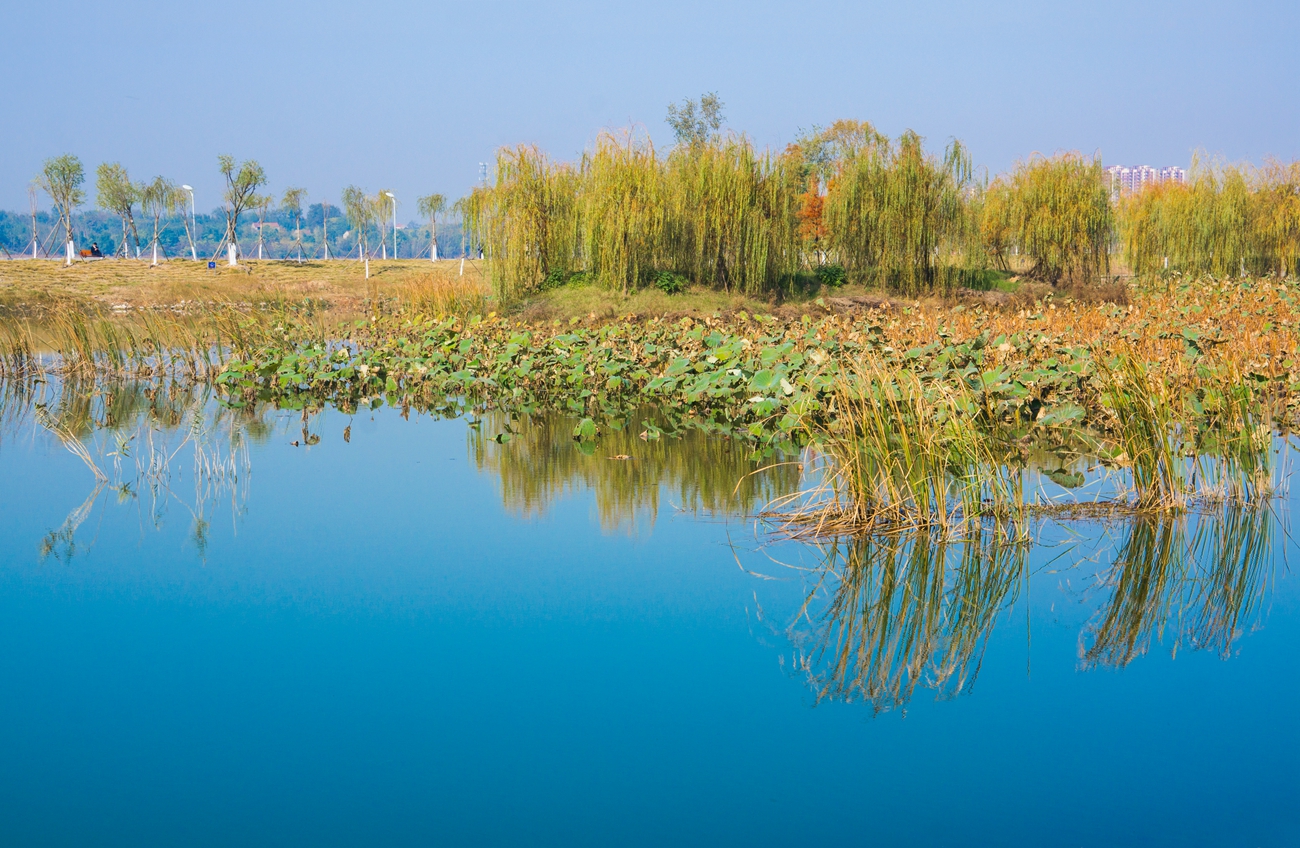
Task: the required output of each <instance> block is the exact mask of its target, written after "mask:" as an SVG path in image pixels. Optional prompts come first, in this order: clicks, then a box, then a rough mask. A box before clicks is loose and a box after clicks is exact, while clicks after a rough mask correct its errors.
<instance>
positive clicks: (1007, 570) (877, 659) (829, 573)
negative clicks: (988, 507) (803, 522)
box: [790, 526, 1027, 710]
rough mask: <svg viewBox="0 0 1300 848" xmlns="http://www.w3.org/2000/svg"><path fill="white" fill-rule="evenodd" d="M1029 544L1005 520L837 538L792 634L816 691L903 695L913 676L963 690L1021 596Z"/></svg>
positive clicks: (875, 701) (894, 698)
mask: <svg viewBox="0 0 1300 848" xmlns="http://www.w3.org/2000/svg"><path fill="white" fill-rule="evenodd" d="M1026 553H1027V547H1026V546H1025V545H1024V544H1021V543H1016V542H1012V541H1009V540H1008V536H1007V534H1006V533H1005V532H1004V529H1003V528H999V527H992V528H990V527H987V526H981V527H978V528H976V532H975V533H974V534H973V535H969V536H965V537H961V538H955V537H953V536H952V535H949V534H944V533H941V532H939V531H936V530H918V531H914V532H911V533H899V534H886V535H875V536H862V537H853V538H846V539H838V540H834V541H831V542H828V543H826V544H824V545H823V546H822V554H823V563H822V566H821V568H820V569H819V570H818V579H817V581H816V582H815V584H814V586H813V588H812V591H811V592H810V593H809V594H808V596H807V598H806V599H805V602H804V605H803V607H802V608H801V609H800V611H799V615H798V616H797V617H796V619H795V623H794V625H792V627H791V629H790V636H791V638H792V639H793V640H794V642H795V644H796V646H797V647H798V649H799V654H798V656H797V659H796V663H797V665H798V667H799V668H800V670H802V671H803V672H805V673H806V674H807V675H808V678H809V681H810V683H811V685H812V686H813V688H814V690H815V691H816V692H817V697H818V699H819V700H820V699H825V698H829V699H836V700H845V701H866V702H868V703H870V704H871V705H872V707H873V708H874V709H876V710H885V709H890V708H892V707H896V706H900V705H902V704H905V703H906V702H907V701H908V700H909V699H910V698H911V697H912V695H913V692H914V690H915V689H916V687H917V685H918V684H919V685H923V686H926V687H930V688H933V689H935V690H937V691H938V692H939V693H940V695H941V696H953V695H957V694H960V693H961V692H963V691H966V690H968V689H969V688H970V686H971V685H972V684H973V683H974V681H975V677H976V675H977V674H978V672H979V665H980V659H981V657H982V656H983V652H984V645H985V643H986V641H987V639H988V635H989V633H990V632H991V631H992V629H993V625H994V623H995V621H996V619H997V616H998V613H999V612H1000V611H1001V610H1003V609H1005V608H1006V607H1007V606H1008V605H1009V604H1011V603H1012V602H1013V601H1014V600H1015V597H1016V594H1017V592H1016V587H1017V586H1018V581H1019V579H1020V578H1022V577H1023V576H1024V573H1025V561H1026Z"/></svg>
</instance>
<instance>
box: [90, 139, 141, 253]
mask: <svg viewBox="0 0 1300 848" xmlns="http://www.w3.org/2000/svg"><path fill="white" fill-rule="evenodd" d="M142 190H143V186H140V185H137V184H136V183H133V182H131V176H130V175H129V174H128V173H127V171H126V168H124V167H122V165H121V164H120V163H118V162H104V163H103V164H101V165H100V166H99V167H98V168H96V169H95V205H97V206H98V207H99V208H100V209H103V210H104V211H105V212H112V213H113V214H114V215H116V216H117V217H118V218H119V219H120V220H121V222H122V258H124V259H125V258H127V257H129V256H130V252H129V245H130V243H131V239H132V237H134V239H135V255H136V258H137V259H138V258H139V257H140V234H139V232H138V231H137V229H136V225H135V205H136V204H137V203H139V202H140V195H141V191H142Z"/></svg>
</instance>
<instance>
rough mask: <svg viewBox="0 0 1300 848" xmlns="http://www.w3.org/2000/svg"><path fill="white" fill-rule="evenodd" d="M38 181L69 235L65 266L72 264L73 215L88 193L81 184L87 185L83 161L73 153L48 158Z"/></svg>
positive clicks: (66, 234) (38, 175) (65, 232)
mask: <svg viewBox="0 0 1300 848" xmlns="http://www.w3.org/2000/svg"><path fill="white" fill-rule="evenodd" d="M36 182H37V183H38V184H39V185H40V187H41V188H42V189H44V191H45V193H46V194H48V195H49V196H50V200H51V201H52V202H53V203H54V208H55V209H56V210H57V211H58V213H59V223H60V224H62V225H63V232H64V235H65V236H66V242H65V252H64V257H65V264H67V265H71V264H72V257H73V255H74V254H75V252H76V251H75V250H74V247H73V243H72V213H73V212H74V211H75V210H76V208H77V207H78V206H80V205H81V204H83V203H85V202H86V191H85V189H83V188H82V185H84V184H85V182H86V169H85V168H83V167H82V166H81V160H80V159H78V158H77V157H76V156H73V155H72V154H71V153H65V154H63V155H62V156H56V157H54V158H53V159H46V160H45V166H44V167H43V168H42V169H41V172H40V173H39V174H37V176H36Z"/></svg>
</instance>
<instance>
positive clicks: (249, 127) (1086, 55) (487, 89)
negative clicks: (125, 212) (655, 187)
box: [0, 0, 1300, 220]
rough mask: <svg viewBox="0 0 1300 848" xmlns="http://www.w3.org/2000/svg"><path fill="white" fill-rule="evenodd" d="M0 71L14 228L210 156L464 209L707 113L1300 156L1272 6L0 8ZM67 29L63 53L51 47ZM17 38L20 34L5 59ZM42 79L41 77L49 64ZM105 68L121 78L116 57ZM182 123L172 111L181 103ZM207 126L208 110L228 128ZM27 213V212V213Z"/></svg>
mask: <svg viewBox="0 0 1300 848" xmlns="http://www.w3.org/2000/svg"><path fill="white" fill-rule="evenodd" d="M9 17H10V28H9V31H10V40H9V43H8V44H7V45H6V50H5V52H4V53H3V55H2V56H0V68H2V69H3V70H4V71H5V72H6V73H7V75H8V77H9V78H10V79H14V80H17V81H18V85H16V86H14V87H13V91H14V96H13V99H12V106H11V109H10V114H9V119H8V120H7V121H6V132H5V133H4V137H3V147H2V148H0V149H2V151H3V153H4V157H3V163H4V164H3V167H0V208H5V209H12V210H21V209H25V208H26V206H27V186H28V184H29V183H30V181H31V179H32V177H33V176H35V174H36V173H37V171H38V170H39V168H40V166H41V163H42V161H43V160H44V159H45V158H47V157H49V156H54V155H58V154H61V153H75V154H76V155H78V156H79V157H81V159H82V161H83V163H84V164H85V165H86V168H87V172H88V173H87V178H88V180H87V182H88V186H87V188H88V194H89V199H90V202H91V203H93V200H94V186H93V183H94V174H93V172H94V168H95V166H96V165H98V164H99V163H100V162H104V161H120V162H122V163H123V164H124V165H126V166H127V168H128V169H129V170H130V172H131V175H132V176H133V177H134V178H135V179H147V178H152V177H153V176H154V175H157V174H161V175H164V176H166V177H169V178H170V179H173V180H175V181H176V182H178V183H189V184H190V185H192V186H194V187H195V190H196V195H197V197H196V200H197V204H198V206H199V208H201V209H212V208H213V207H215V206H216V205H217V204H218V203H219V201H220V196H219V195H220V188H221V186H220V175H219V174H218V172H217V167H216V157H217V155H218V154H220V153H230V154H232V155H234V156H236V157H238V158H240V159H244V158H255V159H258V160H259V161H260V162H261V163H262V165H263V166H264V167H265V168H266V172H267V174H268V176H269V179H270V186H269V189H270V191H272V192H273V193H277V194H278V192H280V191H282V190H283V189H284V188H285V187H286V186H288V185H297V186H304V187H306V188H307V189H308V191H309V195H310V200H311V202H318V201H320V200H321V199H330V200H333V201H335V202H337V198H338V196H339V193H340V190H341V189H342V187H343V186H344V185H347V184H349V183H355V184H357V185H360V186H362V187H364V188H366V189H368V190H370V191H375V190H377V189H379V188H381V187H383V188H388V189H391V190H393V191H394V192H395V193H396V194H397V196H398V198H399V201H400V202H401V209H400V213H399V214H400V217H401V218H402V219H403V220H406V219H408V218H411V217H414V200H415V197H416V196H417V195H420V194H426V193H429V192H432V191H438V192H442V193H443V194H446V195H447V196H448V197H450V198H455V197H457V196H459V195H461V194H463V193H464V192H465V191H466V190H467V189H468V188H469V186H470V185H472V184H473V183H474V182H475V181H476V179H477V176H478V163H479V162H490V161H491V160H492V158H493V156H494V153H495V151H496V149H497V148H498V147H500V146H501V145H507V144H515V143H520V142H530V143H535V144H538V145H539V146H540V147H542V148H543V149H544V150H546V151H547V152H548V153H550V154H551V155H553V156H555V157H557V158H566V159H567V158H571V157H575V156H576V155H578V154H579V153H580V152H581V150H582V149H583V148H584V147H585V146H586V145H587V144H588V143H589V142H590V141H591V140H592V139H593V138H594V137H595V136H596V134H597V133H598V132H599V131H600V130H601V129H602V128H607V127H625V126H628V125H629V124H636V125H638V126H640V127H643V128H644V129H645V130H646V131H647V132H648V133H649V134H650V136H651V137H652V138H653V139H654V141H655V142H656V144H660V145H665V146H666V145H668V144H670V143H671V132H670V131H669V129H668V127H667V125H666V124H665V123H664V114H665V112H666V109H667V106H668V104H669V103H670V102H675V101H680V100H681V99H683V98H687V97H690V98H695V97H698V96H699V95H700V94H701V93H702V92H705V91H716V92H717V93H718V94H719V96H720V97H721V98H722V100H723V101H724V102H725V104H726V110H725V111H726V118H727V125H728V127H729V128H730V129H733V130H735V131H737V132H742V133H745V134H746V135H748V136H749V137H750V138H751V139H752V140H753V141H754V142H755V144H757V145H758V146H759V147H772V148H780V147H782V146H784V145H785V144H786V143H787V142H789V141H790V140H792V139H793V138H794V137H795V136H796V135H797V134H798V132H799V131H800V129H810V128H811V127H812V126H814V125H826V124H829V123H830V122H832V121H834V120H836V119H838V118H855V119H864V120H869V121H871V122H872V123H874V124H875V125H876V126H877V128H878V129H880V130H881V131H883V132H885V133H887V134H889V135H891V136H897V135H898V134H899V133H901V132H902V131H904V130H906V129H913V130H916V131H917V132H919V133H921V134H922V135H923V136H925V137H926V139H927V143H928V144H929V145H930V146H931V147H932V148H935V149H938V148H941V147H942V145H943V144H944V143H946V142H947V140H948V139H950V138H954V137H955V138H959V139H961V140H962V141H963V142H965V143H966V144H967V145H968V146H969V147H970V149H971V152H972V155H973V157H974V160H975V162H976V164H977V166H982V167H987V168H988V169H989V170H990V171H991V172H994V173H996V172H999V171H1003V170H1006V169H1008V168H1010V167H1011V166H1012V165H1013V164H1014V163H1015V161H1017V160H1018V159H1022V158H1025V157H1026V156H1028V155H1030V154H1032V153H1034V152H1042V153H1048V154H1050V153H1053V152H1056V151H1059V150H1079V151H1081V152H1084V153H1087V154H1093V153H1100V154H1101V155H1102V157H1103V159H1104V160H1105V161H1106V163H1107V164H1126V165H1137V164H1147V165H1153V166H1156V167H1160V166H1164V165H1180V166H1183V167H1186V165H1187V164H1188V162H1189V160H1190V158H1191V154H1192V151H1193V150H1196V149H1203V150H1205V151H1207V152H1208V153H1210V154H1212V155H1220V156H1223V157H1224V158H1226V159H1228V160H1230V161H1239V160H1248V161H1253V162H1256V163H1259V162H1261V161H1263V159H1264V157H1266V156H1269V155H1272V156H1276V157H1278V158H1280V159H1284V160H1290V159H1295V158H1300V111H1298V110H1297V107H1296V105H1295V97H1294V95H1293V94H1292V92H1291V88H1292V87H1293V85H1294V80H1295V79H1297V78H1300V59H1298V58H1297V57H1296V54H1295V51H1294V50H1293V49H1290V46H1291V45H1293V44H1294V42H1295V37H1296V35H1298V34H1300V8H1297V7H1296V6H1294V5H1291V6H1287V5H1283V4H1280V3H1239V4H1232V5H1229V4H1227V3H1221V2H1202V3H1192V4H1175V3H1146V4H1121V3H1116V2H1103V3H1099V4H1096V5H1095V6H1093V7H1092V8H1089V9H1088V10H1087V11H1086V13H1084V12H1080V11H1079V9H1078V8H1077V6H1075V5H1073V4H1065V3H1061V2H1051V3H1028V2H1008V1H1007V0H1002V2H989V3H983V4H978V5H970V4H944V3H935V2H930V3H925V2H921V3H913V4H911V5H910V6H909V7H907V8H906V9H904V8H899V7H896V6H887V5H884V4H877V3H870V4H845V3H831V2H808V3H799V4H794V3H773V2H767V3H763V2H751V3H745V4H740V3H734V2H726V3H713V4H708V5H703V4H686V3H681V2H677V1H676V0H673V2H666V3H663V4H660V5H659V6H657V7H654V8H653V9H647V8H645V7H632V6H630V5H629V6H624V5H614V4H595V3H567V4H549V5H547V6H544V7H543V6H535V5H530V4H520V3H480V4H475V5H473V6H468V5H466V6H452V5H450V4H444V5H439V6H436V7H426V6H424V5H421V4H413V3H406V2H397V3H389V4H376V5H374V6H367V7H364V8H360V9H358V8H357V7H352V6H347V5H344V4H339V3H331V2H325V3H321V4H312V5H308V4H306V3H300V2H295V3H282V4H278V5H276V6H274V7H272V6H268V5H264V4H256V3H249V2H245V0H237V2H232V3H230V4H227V5H225V6H222V7H209V8H203V9H200V8H190V7H180V6H172V5H164V4H162V3H158V2H152V0H124V2H122V3H119V4H115V5H114V6H113V7H111V8H110V7H104V6H102V5H101V4H91V3H87V2H84V0H74V2H71V3H68V4H63V5H61V6H58V7H56V6H36V7H27V8H21V9H14V10H11V12H10V14H9ZM60 27H69V28H71V32H70V33H69V35H68V36H67V43H66V44H61V43H59V41H58V40H57V36H56V34H57V33H58V32H59V29H60ZM23 33H30V34H31V35H32V37H29V38H21V37H17V36H21V35H22V34H23ZM52 57H53V60H52ZM124 57H125V60H124ZM185 104H188V105H185ZM228 105H229V109H228V108H227V107H228ZM40 204H41V207H42V208H48V206H49V203H48V199H46V198H44V197H42V198H41V200H40Z"/></svg>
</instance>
